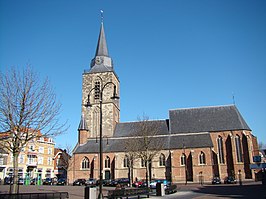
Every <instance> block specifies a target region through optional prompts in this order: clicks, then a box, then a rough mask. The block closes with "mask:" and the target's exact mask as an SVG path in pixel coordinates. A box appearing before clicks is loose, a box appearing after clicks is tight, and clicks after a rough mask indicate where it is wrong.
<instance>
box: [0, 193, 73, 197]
mask: <svg viewBox="0 0 266 199" xmlns="http://www.w3.org/2000/svg"><path fill="white" fill-rule="evenodd" d="M65 198H69V196H68V192H50V193H18V194H1V193H0V199H65Z"/></svg>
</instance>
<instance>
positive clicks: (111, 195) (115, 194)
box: [107, 188, 150, 199]
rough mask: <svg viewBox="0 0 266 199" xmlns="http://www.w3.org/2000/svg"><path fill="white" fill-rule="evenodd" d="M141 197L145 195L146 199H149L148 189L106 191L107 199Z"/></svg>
mask: <svg viewBox="0 0 266 199" xmlns="http://www.w3.org/2000/svg"><path fill="white" fill-rule="evenodd" d="M141 195H146V196H147V198H149V197H150V189H148V188H143V189H137V188H136V189H116V190H109V191H108V196H107V198H108V199H116V198H123V197H125V198H127V199H128V197H130V196H138V198H140V196H141Z"/></svg>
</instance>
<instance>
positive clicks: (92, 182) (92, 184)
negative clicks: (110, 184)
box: [85, 178, 97, 186]
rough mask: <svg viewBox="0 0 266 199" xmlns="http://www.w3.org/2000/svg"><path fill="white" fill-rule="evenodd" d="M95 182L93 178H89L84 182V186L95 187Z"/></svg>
mask: <svg viewBox="0 0 266 199" xmlns="http://www.w3.org/2000/svg"><path fill="white" fill-rule="evenodd" d="M96 183H97V180H96V179H95V178H89V179H88V180H87V181H86V182H85V185H86V186H96Z"/></svg>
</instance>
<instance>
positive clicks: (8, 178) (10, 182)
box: [4, 176, 14, 184]
mask: <svg viewBox="0 0 266 199" xmlns="http://www.w3.org/2000/svg"><path fill="white" fill-rule="evenodd" d="M13 183H14V181H13V177H10V176H8V177H5V179H4V184H13Z"/></svg>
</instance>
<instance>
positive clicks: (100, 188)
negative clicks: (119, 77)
mask: <svg viewBox="0 0 266 199" xmlns="http://www.w3.org/2000/svg"><path fill="white" fill-rule="evenodd" d="M97 77H98V78H99V79H100V80H101V88H100V89H99V87H96V86H95V87H93V88H92V89H91V90H90V92H89V94H88V101H87V104H85V107H87V108H89V107H91V106H92V104H91V103H90V94H91V92H92V91H93V90H94V91H95V90H97V91H99V103H100V107H99V108H100V143H99V145H100V146H99V153H100V180H99V195H98V199H102V197H103V195H102V187H103V146H102V139H103V124H102V120H103V117H102V103H103V91H104V89H105V88H106V86H107V85H110V84H112V85H113V86H114V92H113V96H112V97H111V99H113V100H115V99H119V97H118V96H117V93H116V85H115V84H114V83H113V82H107V83H105V84H104V85H103V81H102V78H101V77H100V76H97Z"/></svg>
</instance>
